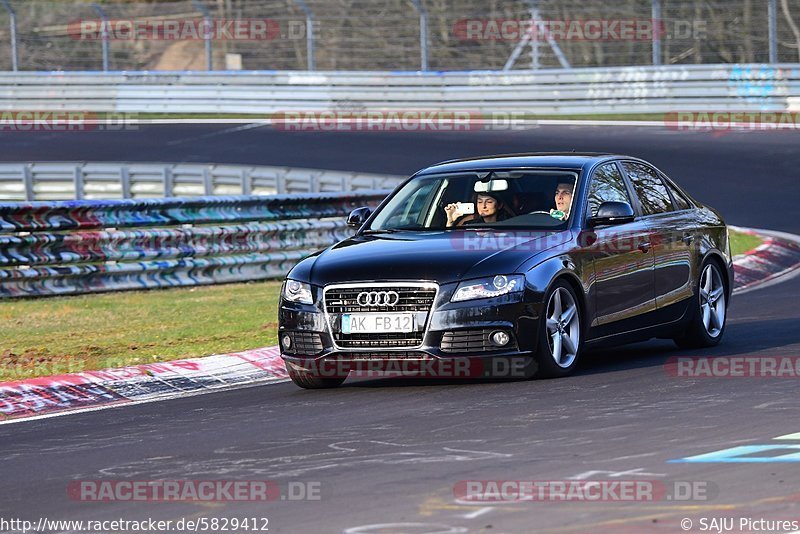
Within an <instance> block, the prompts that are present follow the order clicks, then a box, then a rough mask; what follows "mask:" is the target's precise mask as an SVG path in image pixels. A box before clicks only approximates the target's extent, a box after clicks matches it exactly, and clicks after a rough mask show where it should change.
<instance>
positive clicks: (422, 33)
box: [411, 0, 428, 71]
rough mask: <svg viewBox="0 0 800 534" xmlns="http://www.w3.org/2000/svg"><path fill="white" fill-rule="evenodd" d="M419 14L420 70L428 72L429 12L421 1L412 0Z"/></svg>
mask: <svg viewBox="0 0 800 534" xmlns="http://www.w3.org/2000/svg"><path fill="white" fill-rule="evenodd" d="M411 3H412V4H414V7H415V8H416V10H417V13H419V54H420V69H421V70H422V71H427V70H428V12H427V11H426V10H425V7H424V6H423V5H422V2H421V1H420V0H411Z"/></svg>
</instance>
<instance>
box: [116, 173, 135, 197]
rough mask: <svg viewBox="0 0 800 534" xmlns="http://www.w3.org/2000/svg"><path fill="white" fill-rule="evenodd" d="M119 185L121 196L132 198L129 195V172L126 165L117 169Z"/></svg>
mask: <svg viewBox="0 0 800 534" xmlns="http://www.w3.org/2000/svg"><path fill="white" fill-rule="evenodd" d="M119 179H120V186H121V188H122V198H125V199H128V198H133V196H132V195H131V173H130V169H128V167H122V168H120V170H119Z"/></svg>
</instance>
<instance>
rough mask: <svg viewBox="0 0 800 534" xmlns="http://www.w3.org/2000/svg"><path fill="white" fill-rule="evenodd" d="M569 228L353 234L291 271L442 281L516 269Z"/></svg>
mask: <svg viewBox="0 0 800 534" xmlns="http://www.w3.org/2000/svg"><path fill="white" fill-rule="evenodd" d="M570 237H571V233H570V232H569V231H561V232H532V231H525V232H518V231H517V232H496V231H488V232H481V231H455V232H424V233H410V232H401V233H398V234H387V235H374V236H354V237H352V238H349V239H346V240H344V241H342V242H340V243H338V244H336V245H334V246H332V247H330V248H327V249H325V250H323V251H322V252H320V253H318V254H316V255H314V256H312V257H310V258H307V259H306V260H304V261H303V262H301V263H300V264H298V265H297V266H296V267H295V269H293V270H292V272H291V273H290V276H291V277H292V278H295V279H299V280H304V281H308V282H311V283H312V284H315V285H327V284H332V283H338V282H349V281H357V280H375V281H380V280H432V281H436V282H438V283H440V284H444V283H448V282H456V281H459V280H464V279H470V278H480V277H483V276H494V275H496V274H508V273H513V272H515V271H516V269H517V268H518V267H519V266H520V265H522V263H524V262H526V261H528V260H530V259H531V258H532V257H534V256H536V255H539V254H542V253H544V252H545V251H547V250H549V249H552V248H553V247H556V246H558V245H561V244H563V243H565V242H567V241H568V240H569V239H570Z"/></svg>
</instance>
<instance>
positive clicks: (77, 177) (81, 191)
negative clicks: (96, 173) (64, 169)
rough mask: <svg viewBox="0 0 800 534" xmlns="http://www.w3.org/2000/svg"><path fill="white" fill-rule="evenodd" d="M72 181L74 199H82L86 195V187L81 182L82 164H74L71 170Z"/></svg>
mask: <svg viewBox="0 0 800 534" xmlns="http://www.w3.org/2000/svg"><path fill="white" fill-rule="evenodd" d="M73 182H74V184H75V199H76V200H83V199H84V198H85V196H86V187H85V185H84V183H83V166H82V165H75V169H74V170H73Z"/></svg>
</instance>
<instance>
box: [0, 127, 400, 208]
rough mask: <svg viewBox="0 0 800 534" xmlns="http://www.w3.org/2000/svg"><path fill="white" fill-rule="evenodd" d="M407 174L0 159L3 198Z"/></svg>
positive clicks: (195, 192) (170, 193) (242, 190)
mask: <svg viewBox="0 0 800 534" xmlns="http://www.w3.org/2000/svg"><path fill="white" fill-rule="evenodd" d="M1 123H2V121H0V124H1ZM0 129H1V127H0ZM404 179H405V177H402V176H392V175H384V174H368V173H360V172H347V171H334V170H323V169H302V168H296V167H265V166H250V165H217V164H198V163H87V162H77V161H74V162H47V163H0V201H2V200H74V199H77V200H81V199H84V198H85V199H110V198H119V199H127V198H153V197H188V196H212V195H282V194H298V193H324V192H336V191H369V190H383V189H392V188H394V187H395V186H396V185H397V184H399V183H400V182H401V181H402V180H404Z"/></svg>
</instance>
